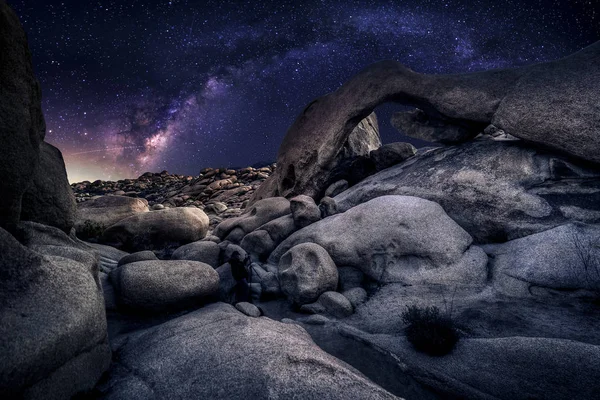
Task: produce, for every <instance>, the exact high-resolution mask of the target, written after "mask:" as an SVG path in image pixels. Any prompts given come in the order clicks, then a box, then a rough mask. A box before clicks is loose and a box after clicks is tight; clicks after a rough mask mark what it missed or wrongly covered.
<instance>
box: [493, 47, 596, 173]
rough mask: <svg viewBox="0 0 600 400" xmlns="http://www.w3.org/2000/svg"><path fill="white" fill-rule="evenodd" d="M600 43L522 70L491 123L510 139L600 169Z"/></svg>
mask: <svg viewBox="0 0 600 400" xmlns="http://www.w3.org/2000/svg"><path fill="white" fill-rule="evenodd" d="M599 56H600V42H596V43H594V44H592V45H591V46H589V47H587V48H585V49H583V50H581V51H579V52H577V53H575V54H573V55H571V56H569V57H567V58H564V59H562V60H558V61H554V62H550V63H544V64H539V65H533V66H530V67H526V68H524V70H525V73H524V75H523V77H522V78H521V79H519V80H518V81H517V82H516V85H515V86H514V87H512V88H511V89H510V90H509V91H508V93H507V95H506V96H505V97H504V98H503V99H502V101H501V103H500V104H499V106H498V109H497V110H496V112H495V114H494V117H493V118H492V121H491V123H492V124H493V125H495V126H496V127H498V128H500V129H502V130H504V131H505V132H506V133H508V134H510V135H512V136H516V137H518V138H521V139H525V140H527V141H529V142H533V143H538V144H541V145H547V146H549V147H551V148H553V149H556V150H559V151H564V152H566V153H568V154H572V155H574V156H577V157H581V158H582V159H585V160H589V161H593V162H596V163H600V133H599V132H600V118H598V115H599V114H600V100H599V99H598V93H599V92H600V64H599V63H598V57H599Z"/></svg>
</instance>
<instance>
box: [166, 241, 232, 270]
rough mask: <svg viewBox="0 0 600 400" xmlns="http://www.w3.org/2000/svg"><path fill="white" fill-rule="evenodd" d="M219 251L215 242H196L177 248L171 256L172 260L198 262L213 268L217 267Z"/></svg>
mask: <svg viewBox="0 0 600 400" xmlns="http://www.w3.org/2000/svg"><path fill="white" fill-rule="evenodd" d="M220 254H221V249H220V248H219V245H218V244H216V243H215V242H210V241H198V242H194V243H189V244H186V245H183V246H181V247H179V248H178V249H177V250H175V251H174V252H173V254H172V255H171V259H172V260H190V261H199V262H203V263H205V264H208V265H210V266H211V267H213V268H217V267H218V266H219V258H220Z"/></svg>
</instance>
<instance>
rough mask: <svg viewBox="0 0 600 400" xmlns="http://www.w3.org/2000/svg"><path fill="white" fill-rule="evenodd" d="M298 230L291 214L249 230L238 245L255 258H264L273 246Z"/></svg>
mask: <svg viewBox="0 0 600 400" xmlns="http://www.w3.org/2000/svg"><path fill="white" fill-rule="evenodd" d="M297 230H298V226H296V224H295V222H294V218H293V217H292V215H291V214H288V215H284V216H283V217H279V218H276V219H274V220H272V221H269V222H267V223H266V224H264V225H262V226H260V227H258V228H257V229H256V230H254V231H252V232H250V233H249V234H247V235H246V236H244V239H243V240H242V242H241V243H240V246H241V247H242V248H243V249H244V250H246V252H248V254H250V256H253V257H254V258H256V259H259V260H261V261H262V260H266V258H267V257H268V256H269V254H271V253H272V252H273V250H275V248H276V247H277V246H278V245H279V244H280V243H281V242H282V241H283V240H284V239H286V238H287V237H288V236H290V235H291V234H292V233H294V232H296V231H297Z"/></svg>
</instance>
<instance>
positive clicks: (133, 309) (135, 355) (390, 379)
mask: <svg viewBox="0 0 600 400" xmlns="http://www.w3.org/2000/svg"><path fill="white" fill-rule="evenodd" d="M599 51H600V43H596V44H594V45H592V46H590V47H588V48H586V49H583V50H581V51H580V52H578V53H576V54H574V55H572V56H570V57H567V58H565V59H563V60H558V61H553V62H549V63H544V64H538V65H532V66H526V67H522V68H519V69H512V70H501V71H485V72H480V73H476V74H458V75H450V76H429V75H423V74H418V73H416V72H413V71H411V70H409V69H407V68H405V67H404V66H402V65H401V64H399V63H397V62H392V61H384V62H381V63H378V64H375V65H373V66H370V67H368V68H366V69H365V70H364V71H362V72H361V73H359V74H358V75H357V76H355V77H354V78H352V79H351V80H350V81H349V82H347V83H346V84H344V85H343V86H342V87H341V88H340V89H339V90H337V91H336V92H334V93H332V94H329V95H326V96H324V97H321V98H319V99H317V100H316V101H314V102H312V103H311V104H309V105H308V106H307V107H306V109H305V110H304V111H303V112H302V114H301V115H300V116H299V117H298V119H297V120H296V122H294V124H293V125H292V126H291V127H290V130H289V131H288V134H287V135H286V137H285V139H284V141H283V143H282V145H281V148H280V150H279V155H278V160H277V161H278V163H277V165H269V166H266V167H259V168H254V167H248V168H242V169H225V168H222V169H210V168H207V169H204V170H202V171H200V174H199V175H198V176H196V177H193V176H183V175H175V174H169V173H167V172H166V171H163V172H161V173H151V172H148V173H145V174H143V175H142V176H140V177H139V178H137V179H126V180H121V181H118V182H105V181H96V182H82V183H77V184H73V185H71V188H69V187H68V184H67V181H66V172H65V168H64V162H63V160H62V156H61V153H60V150H58V149H56V148H54V147H52V146H51V145H49V144H47V143H45V142H44V141H43V140H44V133H45V127H44V119H43V116H42V113H41V103H40V101H41V94H40V90H39V85H38V84H37V81H36V80H35V77H34V75H33V69H32V67H31V55H30V54H29V50H28V45H27V41H26V38H25V34H24V32H23V30H22V28H21V26H20V24H19V21H18V19H17V17H16V15H15V14H14V12H13V11H12V10H11V9H10V8H9V7H8V6H7V5H6V3H5V2H4V1H3V0H0V53H1V54H2V58H1V59H0V143H2V145H3V149H4V150H5V153H3V154H6V157H2V158H0V172H2V174H3V180H2V181H1V182H0V189H1V190H0V191H1V192H2V196H1V200H0V202H1V204H0V338H1V340H0V360H2V363H1V364H0V398H2V399H12V398H20V399H69V398H74V399H81V398H94V399H188V398H202V399H204V398H206V399H288V398H289V399H320V400H324V399H340V400H342V399H344V400H346V399H397V398H406V399H448V398H452V399H463V398H465V399H486V400H487V399H542V398H543V399H565V398H576V399H595V398H598V393H600V381H599V379H598V377H599V376H600V330H599V329H598V327H599V326H600V312H599V311H600V305H599V304H600V166H599V165H598V163H599V162H600V159H599V158H598V154H600V148H599V146H600V142H599V139H598V138H599V137H600V136H598V135H599V132H600V126H599V125H598V123H599V122H598V121H600V118H599V116H600V109H599V107H598V106H599V103H598V97H597V93H598V92H599V87H598V82H600V79H598V78H599V75H598V74H599V71H600V70H599V68H598V65H599V64H598V62H597V60H598V53H599ZM387 101H395V102H400V103H403V104H410V105H412V106H416V107H418V109H417V110H413V111H409V112H403V113H400V114H397V115H395V116H394V117H393V124H394V125H395V126H397V127H398V128H400V129H401V130H403V131H404V132H405V133H407V134H409V135H412V136H414V137H419V138H422V139H427V140H429V141H433V142H437V144H436V145H435V146H436V147H428V148H420V149H416V148H414V147H413V146H412V145H410V144H407V143H391V144H386V145H382V144H381V140H380V137H379V130H378V123H377V117H376V116H375V114H374V113H373V109H374V108H375V107H376V106H377V105H378V104H380V103H382V102H387ZM411 332H412V334H411ZM414 332H417V333H418V335H416V334H414ZM440 332H451V333H452V335H453V336H452V338H453V339H457V341H454V342H452V347H450V348H449V349H447V351H446V352H444V353H443V354H442V353H437V354H436V355H432V354H433V353H432V352H427V351H425V350H427V348H426V347H422V346H421V347H419V346H418V345H417V344H416V343H417V341H420V343H421V344H422V343H423V342H424V341H427V340H429V341H430V342H431V343H433V344H435V345H436V346H438V348H439V345H440V343H441V344H444V343H447V342H448V338H447V336H444V335H442V334H441V333H440Z"/></svg>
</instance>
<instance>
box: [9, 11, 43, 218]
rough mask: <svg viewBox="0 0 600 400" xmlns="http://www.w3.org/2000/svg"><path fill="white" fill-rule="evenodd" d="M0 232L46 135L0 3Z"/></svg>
mask: <svg viewBox="0 0 600 400" xmlns="http://www.w3.org/2000/svg"><path fill="white" fill-rule="evenodd" d="M0 54H2V59H1V60H0V148H2V157H0V175H1V176H2V179H1V180H0V193H2V195H1V196H0V226H1V227H7V225H11V224H15V223H17V222H18V221H19V217H20V215H21V199H22V196H23V193H24V192H25V190H26V189H27V187H28V186H29V184H30V183H31V180H32V178H33V176H34V173H35V170H36V167H37V165H38V162H39V154H40V151H39V147H40V143H42V141H43V140H44V136H45V134H46V123H45V121H44V116H43V115H42V106H41V99H42V92H41V89H40V85H39V83H38V81H37V80H36V79H35V76H34V74H33V66H32V63H31V54H30V52H29V47H28V44H27V37H26V35H25V32H24V31H23V28H22V27H21V24H20V23H19V19H18V17H17V15H16V14H15V13H14V12H13V11H12V9H11V8H10V7H9V6H8V5H6V3H5V2H4V1H0Z"/></svg>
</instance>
